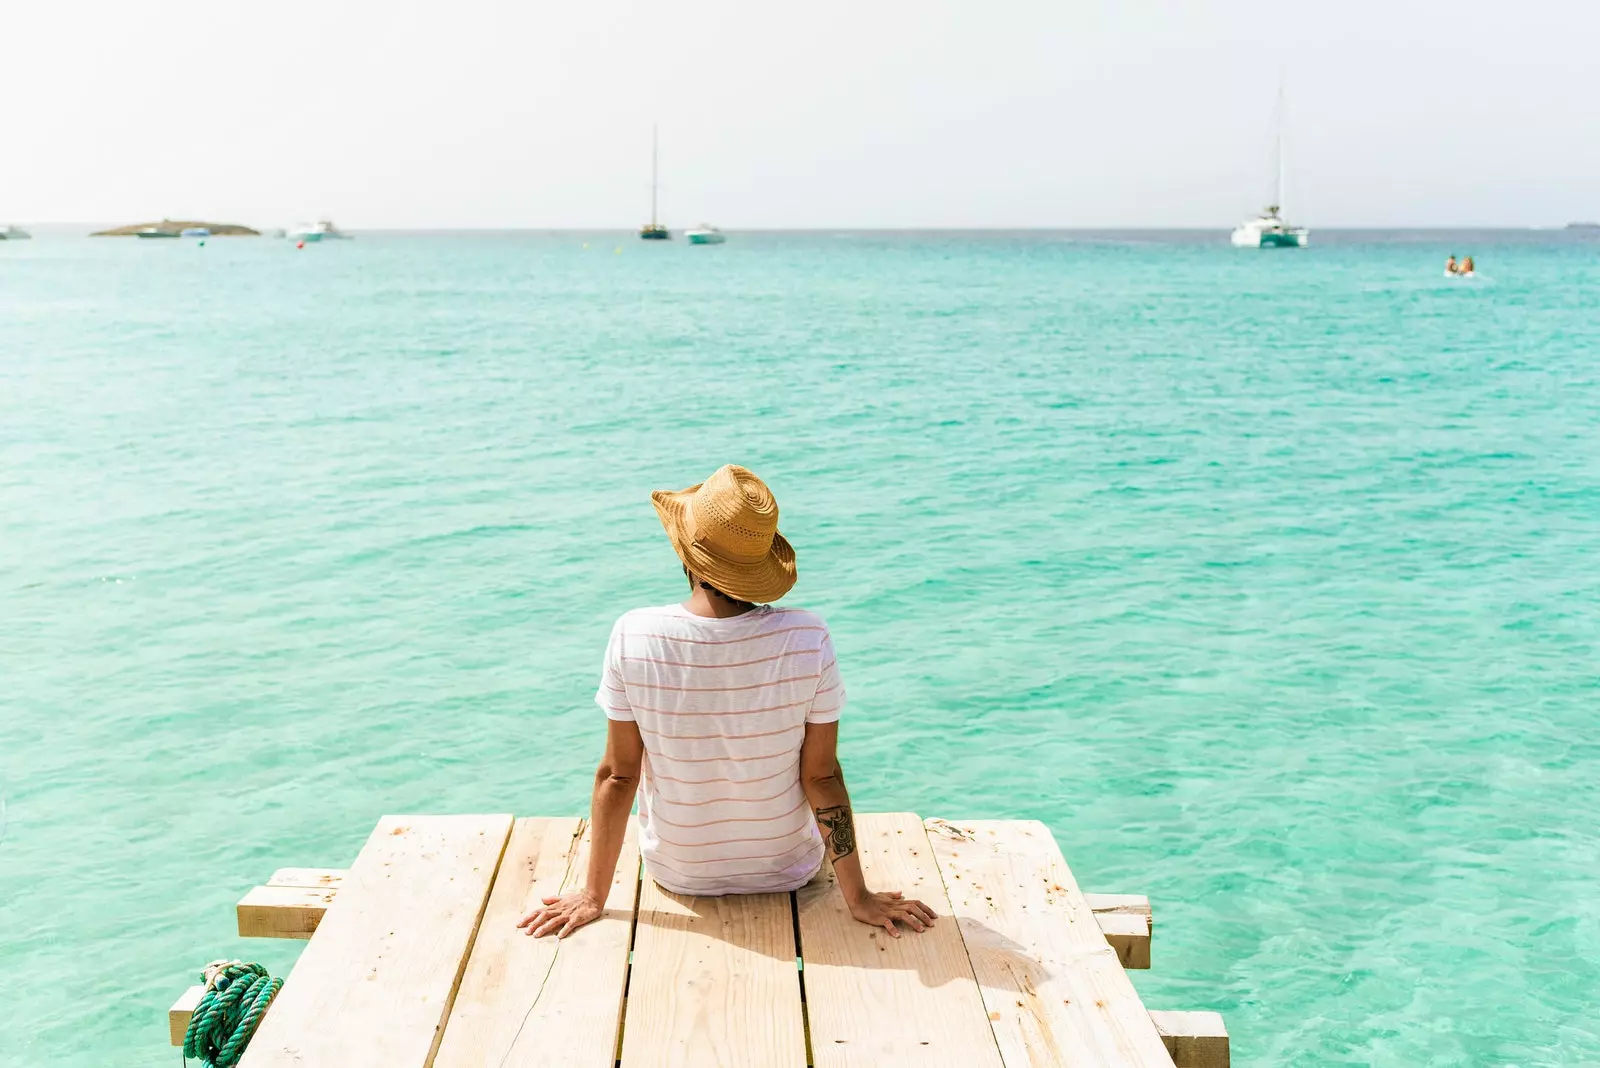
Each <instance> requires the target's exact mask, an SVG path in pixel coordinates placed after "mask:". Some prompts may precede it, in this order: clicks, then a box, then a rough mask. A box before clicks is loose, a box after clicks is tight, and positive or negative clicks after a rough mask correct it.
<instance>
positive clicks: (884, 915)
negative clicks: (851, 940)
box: [848, 890, 938, 938]
mask: <svg viewBox="0 0 1600 1068" xmlns="http://www.w3.org/2000/svg"><path fill="white" fill-rule="evenodd" d="M848 904H849V905H850V915H852V916H854V917H855V918H856V919H858V920H860V921H861V922H862V923H865V924H870V925H871V926H873V927H882V928H883V929H884V930H885V931H888V932H889V934H890V935H892V936H893V937H895V938H899V937H900V929H899V928H898V927H896V926H895V923H896V922H897V921H898V922H900V923H903V924H905V925H906V926H907V927H909V928H911V929H912V930H913V931H923V930H926V929H927V928H929V927H932V926H933V921H934V920H936V919H937V918H938V917H937V916H936V915H934V911H933V910H932V909H930V908H929V907H928V906H926V905H924V904H923V903H922V902H920V901H918V900H917V899H915V898H912V899H911V900H909V901H908V900H906V898H905V895H903V894H902V893H900V891H898V890H888V891H885V892H884V893H881V894H875V893H873V892H872V891H871V890H868V891H867V892H866V893H864V894H862V895H861V896H860V897H859V898H857V899H855V900H854V901H850V902H849V903H848Z"/></svg>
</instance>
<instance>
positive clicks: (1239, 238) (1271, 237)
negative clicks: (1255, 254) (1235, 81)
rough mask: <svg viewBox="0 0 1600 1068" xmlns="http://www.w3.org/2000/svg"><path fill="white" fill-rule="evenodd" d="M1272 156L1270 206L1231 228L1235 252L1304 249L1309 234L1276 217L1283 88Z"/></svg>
mask: <svg viewBox="0 0 1600 1068" xmlns="http://www.w3.org/2000/svg"><path fill="white" fill-rule="evenodd" d="M1273 112H1274V114H1273V155H1274V156H1276V157H1277V170H1278V185H1277V192H1276V195H1274V197H1273V199H1272V203H1271V204H1270V205H1268V206H1267V209H1266V210H1265V211H1263V212H1262V213H1261V214H1260V216H1258V217H1257V218H1254V219H1250V220H1249V221H1247V222H1242V223H1240V224H1239V225H1238V226H1236V227H1234V230H1233V234H1232V236H1231V237H1230V238H1229V240H1230V241H1232V243H1233V244H1234V246H1235V247H1236V248H1305V247H1306V245H1308V244H1310V242H1311V231H1310V230H1307V229H1306V228H1305V227H1304V226H1290V225H1289V224H1288V223H1286V222H1284V221H1283V217H1282V216H1281V215H1280V214H1279V212H1281V211H1282V210H1283V172H1284V157H1283V86H1281V85H1280V86H1279V87H1278V106H1277V107H1276V108H1274V109H1273Z"/></svg>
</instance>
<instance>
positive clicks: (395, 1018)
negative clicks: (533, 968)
mask: <svg viewBox="0 0 1600 1068" xmlns="http://www.w3.org/2000/svg"><path fill="white" fill-rule="evenodd" d="M510 833H511V817H510V816H499V815H496V816H385V817H384V818H383V819H382V820H381V821H379V823H378V826H377V829H376V830H374V831H373V832H372V836H371V837H370V838H368V839H367V844H366V846H365V847H364V848H363V849H362V850H361V855H360V856H358V857H357V858H356V862H355V864H353V865H352V866H351V868H350V874H349V876H348V877H347V878H346V879H345V882H344V885H343V886H342V887H341V888H340V890H339V907H338V908H335V909H330V910H329V911H328V914H327V916H326V918H325V919H324V920H323V922H322V926H321V927H320V928H318V930H317V936H316V937H315V938H313V939H312V940H311V942H310V943H309V944H308V945H307V946H306V948H305V951H304V952H302V953H301V954H300V960H299V961H298V962H297V963H296V964H295V966H294V970H293V971H292V972H291V973H290V974H289V977H288V979H287V980H286V981H285V983H284V984H283V990H281V991H280V992H279V994H278V997H277V999H276V1000H275V1001H274V1003H273V1006H272V1011H271V1012H269V1013H267V1015H266V1017H265V1018H264V1019H263V1020H262V1023H261V1029H260V1030H259V1031H257V1032H256V1034H255V1037H254V1038H252V1039H251V1041H250V1048H249V1049H248V1050H246V1051H245V1055H244V1059H243V1060H242V1061H240V1068H290V1066H294V1068H349V1066H350V1065H356V1064H372V1065H379V1064H381V1065H383V1066H384V1068H426V1066H428V1065H430V1064H431V1063H432V1061H433V1054H434V1051H435V1049H436V1048H437V1045H438V1041H439V1037H440V1035H441V1033H442V1031H443V1027H444V1022H445V1018H446V1016H447V1015H448V1014H449V1011H450V1004H451V1002H452V1001H453V1000H454V998H455V993H456V985H457V983H459V982H460V979H461V971H462V968H463V967H464V966H465V964H466V960H467V953H468V951H469V950H470V949H471V947H472V941H473V938H474V936H475V935H476V934H477V931H478V922H479V920H480V918H481V917H482V915H483V910H484V907H485V905H486V904H487V903H488V899H489V888H490V886H491V885H492V884H493V882H494V877H495V871H496V869H497V868H498V867H499V864H500V856H501V853H502V851H503V850H504V849H505V846H506V839H507V837H508V836H509V835H510Z"/></svg>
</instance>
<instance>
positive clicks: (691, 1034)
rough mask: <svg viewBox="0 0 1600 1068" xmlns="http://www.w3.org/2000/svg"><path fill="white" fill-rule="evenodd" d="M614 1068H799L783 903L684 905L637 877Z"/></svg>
mask: <svg viewBox="0 0 1600 1068" xmlns="http://www.w3.org/2000/svg"><path fill="white" fill-rule="evenodd" d="M628 991H629V997H628V1005H627V1010H626V1018H625V1021H624V1024H623V1029H622V1068H805V1065H806V1040H805V1021H804V1018H803V1016H802V1013H801V1008H800V973H799V969H798V968H797V967H796V961H795V942H794V914H793V904H792V899H791V897H790V895H789V894H735V895H729V896H726V897H687V896H684V895H680V894H673V893H669V892H668V891H666V890H663V889H661V887H659V886H657V885H656V884H655V882H654V881H653V880H652V879H650V878H649V877H648V876H646V877H645V878H644V879H643V880H642V881H641V884H640V888H639V926H638V930H637V931H636V932H635V935H634V941H633V971H632V974H631V975H630V977H629V979H628Z"/></svg>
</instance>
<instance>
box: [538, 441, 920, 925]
mask: <svg viewBox="0 0 1600 1068" xmlns="http://www.w3.org/2000/svg"><path fill="white" fill-rule="evenodd" d="M651 499H652V500H653V501H654V503H655V508H656V513H657V515H658V516H659V517H660V519H661V525H662V526H663V527H664V528H665V529H666V533H667V538H668V540H669V541H671V543H672V547H673V549H674V550H675V551H676V552H677V555H678V560H679V562H680V564H681V565H682V568H683V573H684V575H685V576H686V577H687V578H688V580H689V591H690V592H689V598H688V599H687V600H685V601H683V602H682V603H681V604H674V605H667V606H665V607H662V608H640V609H635V610H634V611H631V612H628V613H627V614H625V615H624V616H623V617H622V618H621V619H619V620H618V621H617V623H616V625H615V626H614V627H613V628H612V630H611V639H610V641H609V643H608V644H607V645H606V653H605V664H604V667H603V669H602V671H601V675H600V688H599V691H598V692H597V693H596V694H595V702H596V703H597V704H598V705H599V706H600V708H601V709H602V710H603V711H604V712H605V714H606V728H607V734H606V746H605V754H604V755H603V756H602V757H601V759H600V766H599V768H598V770H596V772H595V780H594V794H593V798H592V800H591V803H590V818H591V822H592V826H593V844H592V848H591V849H590V853H589V868H588V872H587V875H586V880H585V884H584V887H583V889H581V890H576V891H573V892H572V893H568V894H564V895H562V896H560V897H547V898H544V899H543V902H544V903H543V905H542V906H541V907H539V908H535V909H533V910H532V911H531V912H529V913H528V914H527V915H526V916H524V917H522V919H521V920H519V921H518V922H517V926H518V927H519V928H522V929H523V930H524V932H525V933H527V934H530V935H534V936H536V937H540V936H544V935H550V934H553V935H556V936H558V937H560V938H565V937H566V936H567V935H569V934H571V933H572V932H573V931H575V930H577V929H578V928H579V927H582V926H583V925H584V924H586V923H589V922H591V921H592V920H595V919H597V918H598V917H599V916H600V915H601V913H602V912H603V911H604V909H605V902H606V895H607V893H608V891H609V890H610V887H611V879H612V876H613V875H614V874H615V872H616V867H617V858H618V856H619V854H620V853H621V851H622V843H623V837H624V835H625V834H626V832H627V827H628V813H629V811H630V810H631V809H632V807H633V801H634V795H635V794H638V796H639V823H638V841H639V853H640V855H641V856H642V857H643V859H644V873H645V877H647V878H650V879H654V880H655V881H656V883H657V884H659V885H660V886H661V887H662V888H663V889H664V890H667V891H670V892H672V893H676V894H686V895H694V896H708V895H709V896H716V895H722V894H766V893H784V892H787V891H790V890H795V889H798V888H799V887H801V886H804V885H805V884H806V883H807V882H809V881H810V880H811V879H813V878H814V877H815V876H816V875H817V873H818V872H819V871H821V869H822V865H823V862H824V858H826V859H827V860H828V861H830V862H831V863H832V864H833V873H834V876H835V877H836V878H837V879H838V883H839V890H840V892H841V893H842V894H843V895H844V900H845V904H846V905H847V906H848V907H849V909H850V915H852V916H854V917H855V918H856V919H857V920H859V921H861V922H862V923H866V924H871V925H873V926H875V927H881V928H883V929H884V930H885V931H887V932H888V933H889V934H890V935H893V936H894V937H897V938H898V937H899V936H900V931H899V929H898V927H899V925H904V926H906V927H909V928H910V929H911V930H913V931H922V930H924V929H925V928H927V927H928V926H929V925H931V924H932V923H933V922H934V920H935V916H934V913H933V910H932V909H930V908H928V906H927V905H925V904H923V903H922V902H921V901H916V900H912V899H909V898H906V897H904V896H902V895H901V894H900V893H899V892H898V891H893V890H891V891H886V892H873V891H872V890H869V889H868V888H867V884H866V880H865V878H864V877H863V875H862V871H861V858H860V856H859V855H858V854H857V853H856V837H855V825H854V822H853V820H852V818H851V814H850V795H849V793H848V792H847V791H846V790H845V785H844V772H843V770H842V769H841V768H840V766H839V758H838V754H837V751H836V745H837V742H838V738H839V716H840V713H841V712H842V711H843V710H844V706H845V690H844V684H843V683H842V682H841V681H840V678H839V663H838V658H837V657H836V656H835V654H834V650H833V641H832V639H831V638H830V637H829V635H828V628H827V626H826V625H825V624H824V623H823V622H822V620H821V619H820V618H819V617H817V616H816V615H814V614H812V613H811V612H807V611H805V610H803V609H800V608H777V607H775V606H774V605H773V604H771V602H773V601H776V600H778V599H779V598H781V597H782V596H783V595H784V594H786V593H788V592H789V589H790V588H791V587H792V586H793V585H794V582H795V554H794V549H793V548H792V547H791V546H790V544H789V542H788V541H787V540H786V539H785V538H784V536H783V535H782V534H780V533H778V504H777V502H776V501H775V500H774V499H773V497H772V493H771V492H770V491H769V490H768V489H767V486H766V484H765V483H763V482H762V481H761V480H760V479H759V478H757V477H756V476H755V475H754V474H752V473H751V472H750V471H747V470H746V469H744V468H743V467H737V466H733V465H728V466H726V467H723V468H721V469H719V470H718V471H717V472H716V473H715V474H714V475H712V476H711V477H710V478H708V479H707V480H706V481H705V482H703V483H701V484H700V485H698V486H690V487H689V488H688V489H686V490H681V491H678V492H668V491H664V490H663V491H658V492H656V493H654V494H652V495H651Z"/></svg>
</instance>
